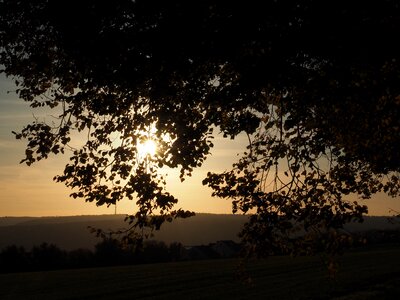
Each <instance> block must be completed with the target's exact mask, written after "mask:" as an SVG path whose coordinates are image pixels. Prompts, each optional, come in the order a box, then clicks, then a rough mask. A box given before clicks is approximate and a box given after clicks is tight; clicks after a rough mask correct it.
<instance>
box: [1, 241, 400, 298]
mask: <svg viewBox="0 0 400 300" xmlns="http://www.w3.org/2000/svg"><path fill="white" fill-rule="evenodd" d="M237 266H238V260H208V261H194V262H178V263H165V264H152V265H137V266H124V267H109V268H96V269H79V270H63V271H51V272H34V273H33V272H32V273H14V274H2V275H0V299H396V298H397V297H398V295H399V293H400V246H399V245H397V246H394V245H390V246H389V245H386V246H379V247H371V248H369V249H365V250H358V251H353V252H350V253H347V254H346V255H344V256H343V257H342V258H341V268H340V273H339V275H338V276H337V280H336V281H335V282H330V281H328V280H327V279H326V269H324V266H323V265H322V263H321V261H320V259H319V258H317V257H312V258H310V257H299V258H289V257H271V258H270V259H267V260H263V261H255V262H250V263H249V264H248V272H249V274H250V275H251V277H252V280H253V284H252V285H246V284H244V283H242V282H241V281H240V280H238V279H237V277H236V269H237Z"/></svg>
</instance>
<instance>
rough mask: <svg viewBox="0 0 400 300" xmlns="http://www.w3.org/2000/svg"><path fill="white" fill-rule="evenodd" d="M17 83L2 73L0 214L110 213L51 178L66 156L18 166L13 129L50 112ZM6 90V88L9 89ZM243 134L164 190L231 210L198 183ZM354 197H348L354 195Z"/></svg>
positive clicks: (196, 204) (123, 206) (218, 143)
mask: <svg viewBox="0 0 400 300" xmlns="http://www.w3.org/2000/svg"><path fill="white" fill-rule="evenodd" d="M13 90H15V86H14V85H13V83H12V81H11V80H10V79H7V78H5V77H4V76H1V77H0V191H1V192H0V217H1V216H66V215H88V214H90V215H93V214H112V213H114V206H111V207H109V208H107V207H106V206H104V207H97V206H96V205H95V204H94V203H85V202H84V200H83V199H73V198H70V197H69V194H70V190H69V189H67V188H66V187H64V185H63V184H60V183H56V182H54V181H53V180H52V178H53V177H54V176H55V175H57V174H61V173H62V171H63V167H64V165H65V164H66V162H67V161H68V153H67V155H64V156H51V157H50V158H49V159H47V160H45V161H40V162H39V163H36V164H35V165H33V166H30V167H28V166H26V165H20V164H19V161H20V160H21V159H22V158H23V154H24V149H25V141H24V140H22V141H21V140H15V138H14V136H13V134H12V133H11V131H12V130H14V131H20V129H21V128H22V127H23V126H24V125H25V124H28V123H29V122H31V121H32V120H33V117H34V115H35V116H37V117H41V118H43V117H44V118H45V119H46V120H51V116H50V114H51V113H49V112H48V111H37V110H35V111H33V110H32V109H31V108H30V107H29V106H28V105H27V103H25V102H23V101H22V100H19V99H18V97H17V96H16V94H15V92H12V91H13ZM7 91H10V93H7ZM246 140H247V139H246V138H245V137H243V136H242V137H239V138H238V139H237V140H235V141H230V140H227V139H223V138H222V137H218V136H217V137H216V139H215V148H214V150H213V151H212V156H211V157H209V159H208V160H207V161H206V163H205V164H204V166H203V167H202V168H200V169H198V170H195V172H194V174H193V176H192V177H190V178H187V180H186V181H185V182H183V183H181V182H180V181H179V177H178V171H177V170H174V171H173V172H171V173H170V174H169V176H168V178H169V179H168V185H167V189H168V191H169V192H171V193H172V194H173V195H175V196H176V197H177V198H178V199H179V203H178V205H177V207H181V208H183V209H187V210H192V211H195V212H209V213H230V212H231V204H230V202H229V201H228V200H224V199H219V198H212V197H211V189H209V188H207V187H204V186H203V185H202V184H201V181H202V179H203V178H204V177H205V175H206V173H207V172H208V171H215V172H218V171H223V170H227V169H229V168H230V166H231V164H232V163H233V162H234V161H235V160H236V159H237V154H238V153H240V152H242V151H243V150H244V147H245V143H246ZM355 199H356V198H355V197H354V198H352V200H355ZM363 203H365V204H367V205H368V207H369V210H370V214H371V215H389V214H390V209H394V210H397V211H400V199H398V198H397V199H392V198H390V197H387V196H385V195H376V196H375V197H374V198H373V199H370V200H368V201H366V202H363ZM132 209H134V202H132V201H122V202H120V203H119V204H118V206H117V212H118V213H132Z"/></svg>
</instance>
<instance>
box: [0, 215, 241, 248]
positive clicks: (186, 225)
mask: <svg viewBox="0 0 400 300" xmlns="http://www.w3.org/2000/svg"><path fill="white" fill-rule="evenodd" d="M124 217H125V215H97V216H71V217H41V218H39V217H38V218H32V217H4V218H0V249H1V248H3V247H4V246H7V245H11V244H16V245H20V246H24V247H26V248H28V249H29V248H31V247H32V246H33V245H39V244H40V243H42V242H47V243H54V244H56V245H57V246H59V247H60V248H63V249H66V250H72V249H77V248H88V249H93V247H94V245H95V244H96V243H97V242H99V241H100V240H99V239H98V238H96V237H95V236H94V235H93V234H91V233H90V232H89V230H88V226H92V227H94V228H101V229H103V230H116V229H122V228H126V227H127V226H128V224H127V223H125V222H124ZM246 220H247V217H246V216H240V215H216V214H197V215H196V216H195V217H191V218H188V219H179V220H175V221H174V222H172V223H166V224H164V225H163V227H162V229H161V231H159V232H156V234H155V236H154V239H157V240H160V241H164V242H166V243H171V242H181V243H182V244H184V245H201V244H208V243H211V242H215V241H218V240H234V241H238V240H239V238H238V236H237V235H238V233H239V231H240V229H241V228H242V226H243V224H244V223H245V222H246Z"/></svg>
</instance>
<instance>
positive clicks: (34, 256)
mask: <svg viewBox="0 0 400 300" xmlns="http://www.w3.org/2000/svg"><path fill="white" fill-rule="evenodd" d="M224 246H225V247H224ZM221 248H224V249H223V250H221ZM239 249H240V245H239V244H237V243H235V242H232V241H219V242H217V243H213V244H209V245H201V246H194V247H184V246H183V245H182V244H181V243H177V242H174V243H171V244H170V245H169V246H168V245H166V244H165V243H164V242H160V241H155V240H148V241H146V242H145V243H144V244H143V247H140V248H133V247H131V246H130V247H126V245H125V244H123V243H121V241H119V240H117V239H113V238H108V239H104V240H103V241H102V242H100V243H98V244H97V245H96V247H95V250H94V252H93V251H91V250H88V249H76V250H72V251H64V250H61V249H60V248H58V247H57V246H56V245H53V244H47V243H43V244H41V245H40V246H35V247H33V248H32V249H31V251H26V250H25V248H23V247H17V246H15V245H11V246H8V247H5V248H4V249H2V250H1V251H0V273H10V272H27V271H49V270H59V269H71V268H92V267H106V266H120V265H134V264H146V263H163V262H170V261H184V260H185V261H186V260H198V259H216V258H231V257H237V256H238V253H239Z"/></svg>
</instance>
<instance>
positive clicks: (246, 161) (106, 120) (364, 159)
mask: <svg viewBox="0 0 400 300" xmlns="http://www.w3.org/2000/svg"><path fill="white" fill-rule="evenodd" d="M0 11H1V13H0V64H2V65H3V69H4V72H5V74H6V75H8V76H12V77H13V78H15V80H16V84H17V85H18V86H19V88H18V90H17V93H18V95H19V96H20V98H22V99H24V100H26V101H28V102H30V103H31V106H32V107H41V106H48V107H50V108H55V109H58V111H59V112H60V114H59V117H58V118H57V119H56V120H54V123H52V124H47V123H44V122H41V121H40V120H36V121H35V122H34V123H32V124H30V125H28V126H26V127H25V128H24V129H23V130H22V132H21V133H16V137H17V138H25V139H27V140H28V145H27V149H26V157H25V158H24V159H23V162H25V163H26V164H28V165H30V164H32V163H34V162H36V161H38V160H41V159H44V158H47V157H48V156H49V155H50V154H57V153H59V152H64V151H65V150H66V149H71V150H72V154H71V160H70V162H69V164H68V165H67V166H66V167H65V170H64V173H63V174H62V175H60V176H56V177H55V180H56V181H59V182H64V183H65V184H66V185H67V186H68V187H70V188H72V189H74V191H73V193H72V194H71V196H72V197H75V198H76V197H82V198H84V199H85V200H86V201H94V202H95V203H96V204H98V205H111V204H115V203H116V202H117V201H119V200H121V199H122V198H128V199H131V200H133V199H135V200H136V204H137V212H136V213H135V215H133V216H132V217H130V218H129V219H128V220H129V221H130V224H131V225H132V228H131V230H128V231H127V232H126V233H128V235H127V236H126V240H127V241H128V242H132V241H134V240H137V239H138V238H139V239H141V238H142V237H141V232H143V231H142V228H143V227H150V228H151V229H158V228H159V227H160V226H161V224H162V223H163V222H165V221H172V220H173V219H174V218H176V217H187V216H190V215H191V214H190V213H189V212H186V211H184V210H181V209H177V210H175V209H174V206H175V205H176V203H177V199H176V198H175V197H174V196H173V195H171V194H169V193H168V192H167V191H166V190H165V186H164V183H165V182H164V178H163V176H162V175H161V174H160V173H159V171H160V168H162V167H170V168H180V170H181V179H182V180H183V179H184V178H185V176H190V174H191V172H192V171H193V169H194V168H196V167H199V166H201V165H202V163H203V162H204V160H205V159H206V157H207V155H209V153H210V150H211V147H212V146H213V144H212V138H213V135H215V134H214V132H216V131H217V130H219V131H221V132H222V133H223V135H224V136H226V137H230V138H235V137H236V136H237V135H239V134H241V133H242V134H247V135H248V137H249V145H248V147H247V151H246V152H245V153H244V155H243V157H242V158H241V159H240V160H239V161H238V162H237V163H236V164H234V165H233V168H232V170H231V171H227V172H224V173H222V174H211V173H209V174H208V176H207V178H206V179H205V180H204V182H203V183H204V184H205V185H208V186H210V187H211V188H212V189H213V190H214V192H213V194H214V196H218V197H223V198H228V199H230V200H232V204H233V206H232V209H233V212H234V213H244V214H246V213H248V214H250V213H251V214H252V216H251V218H250V221H249V223H248V224H247V225H246V226H245V228H244V230H243V233H242V238H243V241H244V244H245V245H246V246H248V247H247V248H248V250H249V253H257V254H261V255H262V254H267V253H270V252H271V251H276V250H279V251H284V252H286V253H292V254H296V253H297V252H298V251H299V250H300V251H301V250H302V249H303V245H304V244H306V245H307V247H310V253H313V252H314V251H313V248H314V246H315V247H316V249H319V242H318V241H319V238H320V237H321V236H329V237H331V238H332V239H333V240H332V241H331V242H329V243H326V244H325V245H326V249H325V250H326V251H328V252H334V251H336V248H337V247H336V244H337V243H339V242H340V241H341V240H342V239H343V236H342V235H341V234H340V230H339V229H340V228H341V227H342V226H343V224H344V223H346V222H348V221H351V220H359V221H362V215H363V214H364V213H366V211H367V208H366V207H365V206H362V205H360V204H358V203H357V202H350V201H347V200H346V197H347V196H348V195H350V194H356V195H358V196H359V197H362V198H369V197H371V195H373V194H375V193H377V192H381V191H383V192H385V193H387V194H389V195H391V196H396V195H399V185H400V181H399V170H400V156H399V155H400V154H399V153H400V152H399V151H398V146H399V144H400V141H399V137H400V124H399V120H400V118H399V110H400V100H399V99H400V72H399V70H400V68H399V63H400V57H399V55H400V45H399V43H398V42H397V37H398V36H399V35H400V17H399V16H400V6H399V4H398V3H397V1H393V0H386V1H380V2H379V4H377V3H375V4H369V3H366V2H362V3H361V4H360V3H358V2H357V1H350V2H349V1H317V0H309V1H295V0H292V1H257V2H251V3H248V2H246V5H244V4H243V3H242V2H225V1H211V0H206V1H156V0H143V1H140V0H139V1H127V0H126V1H118V3H111V2H99V1H94V0H86V1H79V2H76V3H75V2H74V1H73V2H71V1H44V0H43V1H41V0H37V1H29V2H26V1H15V0H2V1H0ZM153 128H154V129H153ZM76 131H78V132H84V133H85V134H86V135H87V141H86V143H85V144H84V145H82V146H81V147H80V148H76V149H75V148H72V147H71V146H70V140H71V135H72V133H73V132H76ZM148 138H150V139H154V140H157V142H158V143H159V150H158V153H157V155H156V156H155V157H149V156H148V157H145V159H143V158H140V157H139V155H138V153H137V143H138V142H139V141H143V140H144V139H148ZM135 229H138V230H137V231H135ZM299 234H301V236H302V241H301V240H300V239H298V238H296V239H294V237H298V236H299ZM293 241H296V242H293ZM312 241H315V242H316V243H314V244H315V245H314V244H313V243H312ZM313 245H314V246H313ZM332 245H334V246H332ZM331 246H332V247H331Z"/></svg>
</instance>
